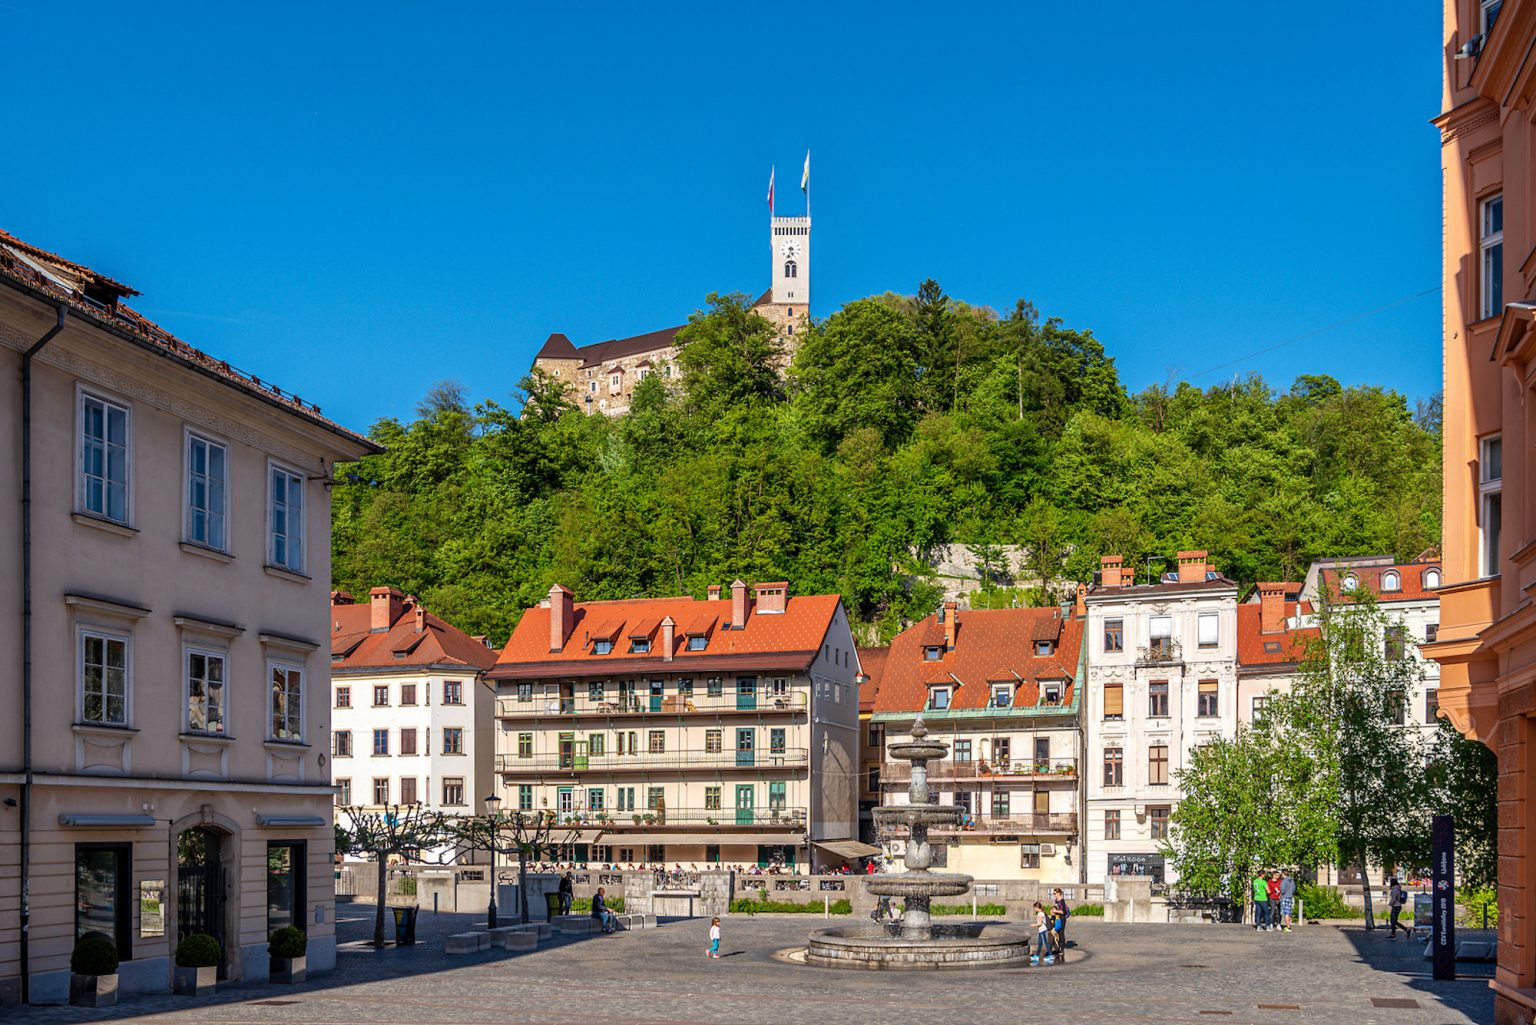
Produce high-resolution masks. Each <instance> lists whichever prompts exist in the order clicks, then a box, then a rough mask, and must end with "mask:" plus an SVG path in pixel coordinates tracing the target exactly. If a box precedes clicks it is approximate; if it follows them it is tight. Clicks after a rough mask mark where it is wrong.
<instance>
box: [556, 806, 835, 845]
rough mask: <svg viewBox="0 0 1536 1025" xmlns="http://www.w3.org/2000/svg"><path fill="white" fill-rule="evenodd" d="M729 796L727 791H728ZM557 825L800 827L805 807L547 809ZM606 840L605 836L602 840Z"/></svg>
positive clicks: (625, 829)
mask: <svg viewBox="0 0 1536 1025" xmlns="http://www.w3.org/2000/svg"><path fill="white" fill-rule="evenodd" d="M727 796H729V795H727ZM545 814H547V815H551V816H553V821H554V823H555V824H556V825H557V826H565V827H569V828H573V829H574V828H580V827H588V828H601V829H602V830H604V832H605V834H606V833H629V832H635V831H636V830H638V831H641V832H644V831H647V830H662V829H668V828H671V827H673V826H690V827H697V826H760V827H767V828H772V827H775V826H776V827H778V828H779V829H791V830H803V829H804V828H805V819H806V810H805V809H804V808H759V807H751V808H648V809H635V810H633V811H630V810H628V809H625V810H616V809H613V808H609V809H605V810H601V811H597V810H593V809H590V808H585V809H577V810H575V811H568V812H561V811H549V812H546V813H545ZM602 842H604V843H606V842H607V840H606V839H605V840H604V841H602Z"/></svg>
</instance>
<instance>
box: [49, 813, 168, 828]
mask: <svg viewBox="0 0 1536 1025" xmlns="http://www.w3.org/2000/svg"><path fill="white" fill-rule="evenodd" d="M154 824H155V817H154V816H153V815H81V814H76V813H74V812H65V813H64V814H63V815H60V816H59V825H61V826H74V827H76V828H79V829H149V828H151V827H152V826H154Z"/></svg>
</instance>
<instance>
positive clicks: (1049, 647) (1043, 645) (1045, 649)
mask: <svg viewBox="0 0 1536 1025" xmlns="http://www.w3.org/2000/svg"><path fill="white" fill-rule="evenodd" d="M1055 650H1056V642H1055V641H1036V642H1035V654H1036V655H1049V654H1050V653H1051V652H1053V651H1055Z"/></svg>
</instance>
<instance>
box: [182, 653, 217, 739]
mask: <svg viewBox="0 0 1536 1025" xmlns="http://www.w3.org/2000/svg"><path fill="white" fill-rule="evenodd" d="M187 731H188V732H189V733H217V734H222V733H223V732H224V656H223V655H215V654H213V653H211V652H206V651H189V652H187Z"/></svg>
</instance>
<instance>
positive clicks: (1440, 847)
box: [1429, 815, 1456, 979]
mask: <svg viewBox="0 0 1536 1025" xmlns="http://www.w3.org/2000/svg"><path fill="white" fill-rule="evenodd" d="M1430 829H1431V831H1430V847H1431V857H1432V858H1433V859H1434V860H1433V861H1432V863H1431V866H1430V888H1429V892H1430V900H1431V908H1432V913H1433V915H1434V925H1433V928H1432V930H1431V933H1430V941H1429V942H1430V950H1431V952H1432V954H1433V957H1434V965H1435V968H1434V977H1435V978H1436V979H1454V978H1456V820H1455V819H1454V818H1452V817H1451V816H1450V815H1436V816H1435V819H1434V824H1433V825H1432V826H1431V827H1430Z"/></svg>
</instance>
